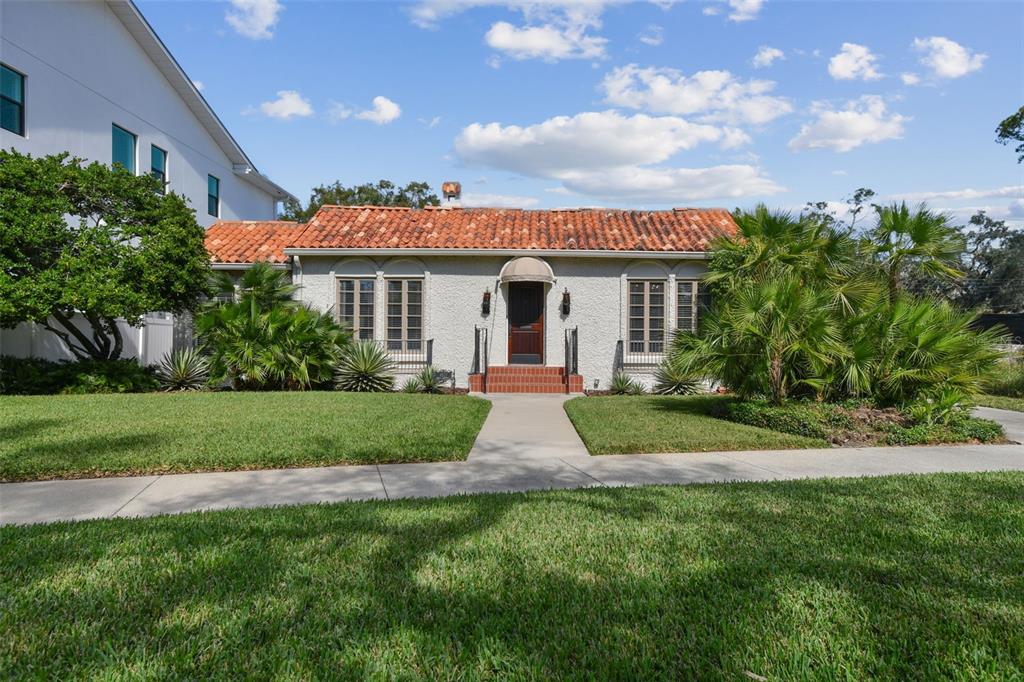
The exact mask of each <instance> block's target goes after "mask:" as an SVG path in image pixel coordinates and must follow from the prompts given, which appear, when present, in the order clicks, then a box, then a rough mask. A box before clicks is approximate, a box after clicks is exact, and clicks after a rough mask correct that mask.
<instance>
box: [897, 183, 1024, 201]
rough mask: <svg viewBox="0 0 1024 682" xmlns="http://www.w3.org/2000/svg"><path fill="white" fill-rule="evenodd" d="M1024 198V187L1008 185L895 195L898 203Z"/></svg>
mask: <svg viewBox="0 0 1024 682" xmlns="http://www.w3.org/2000/svg"><path fill="white" fill-rule="evenodd" d="M1020 196H1024V185H1007V186H1006V187H994V188H992V189H971V188H966V189H953V190H941V191H926V192H907V193H905V194H893V195H892V198H893V199H896V200H897V201H934V200H935V199H1000V198H1003V197H1020Z"/></svg>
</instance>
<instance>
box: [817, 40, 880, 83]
mask: <svg viewBox="0 0 1024 682" xmlns="http://www.w3.org/2000/svg"><path fill="white" fill-rule="evenodd" d="M877 65H878V57H876V56H875V55H874V54H872V53H871V50H869V49H868V48H867V47H865V46H864V45H858V44H856V43H843V47H842V48H841V49H840V50H839V53H838V54H836V55H835V56H834V57H832V59H830V60H829V62H828V73H829V75H830V76H832V77H833V78H835V79H836V80H862V81H873V80H878V79H879V78H881V77H882V74H880V73H879V72H878V70H877V68H876V67H877Z"/></svg>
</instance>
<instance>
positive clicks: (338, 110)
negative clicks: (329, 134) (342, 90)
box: [327, 101, 352, 122]
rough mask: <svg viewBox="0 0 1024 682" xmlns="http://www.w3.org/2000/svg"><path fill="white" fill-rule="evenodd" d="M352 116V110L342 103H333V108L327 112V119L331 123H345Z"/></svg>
mask: <svg viewBox="0 0 1024 682" xmlns="http://www.w3.org/2000/svg"><path fill="white" fill-rule="evenodd" d="M351 115H352V109H350V108H349V107H348V106H346V105H344V104H342V103H341V102H333V101H332V102H331V108H330V110H329V111H328V112H327V118H329V119H330V120H331V121H335V122H337V121H344V120H345V119H346V118H348V117H349V116H351Z"/></svg>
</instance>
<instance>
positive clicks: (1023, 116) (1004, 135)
mask: <svg viewBox="0 0 1024 682" xmlns="http://www.w3.org/2000/svg"><path fill="white" fill-rule="evenodd" d="M996 142H998V143H999V144H1010V143H1011V142H1019V143H1020V144H1018V145H1017V146H1016V147H1014V149H1013V151H1015V152H1017V163H1024V107H1021V108H1020V109H1018V110H1017V112H1016V113H1013V114H1010V115H1009V116H1007V117H1006V118H1004V119H1003V120H1002V121H1000V122H999V125H998V126H997V127H996Z"/></svg>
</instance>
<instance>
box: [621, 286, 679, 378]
mask: <svg viewBox="0 0 1024 682" xmlns="http://www.w3.org/2000/svg"><path fill="white" fill-rule="evenodd" d="M635 284H643V285H644V287H643V292H642V293H643V297H644V300H643V304H642V305H643V317H642V318H637V317H636V316H635V315H633V293H634V292H633V285H635ZM651 284H661V285H662V291H661V297H662V302H661V313H662V317H661V321H662V327H661V339H660V340H658V339H652V338H651V332H652V331H656V328H654V327H652V326H651V319H652V318H651V305H652V304H651V302H650V298H651V290H650V285H651ZM669 312H670V309H669V278H667V277H665V278H661V277H636V278H630V279H627V280H626V338H625V349H624V354H625V360H626V362H627V363H629V360H630V358H631V357H633V358H640V357H641V356H659V355H664V353H665V344H666V343H667V340H668V337H669V324H668V321H669V316H668V314H667V313H669ZM635 319H643V336H644V338H643V340H642V341H634V340H633V320H635ZM654 319H657V318H654ZM635 343H640V344H642V347H641V348H640V349H637V348H635V347H634V344H635ZM656 344H660V349H657V350H655V348H656Z"/></svg>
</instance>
